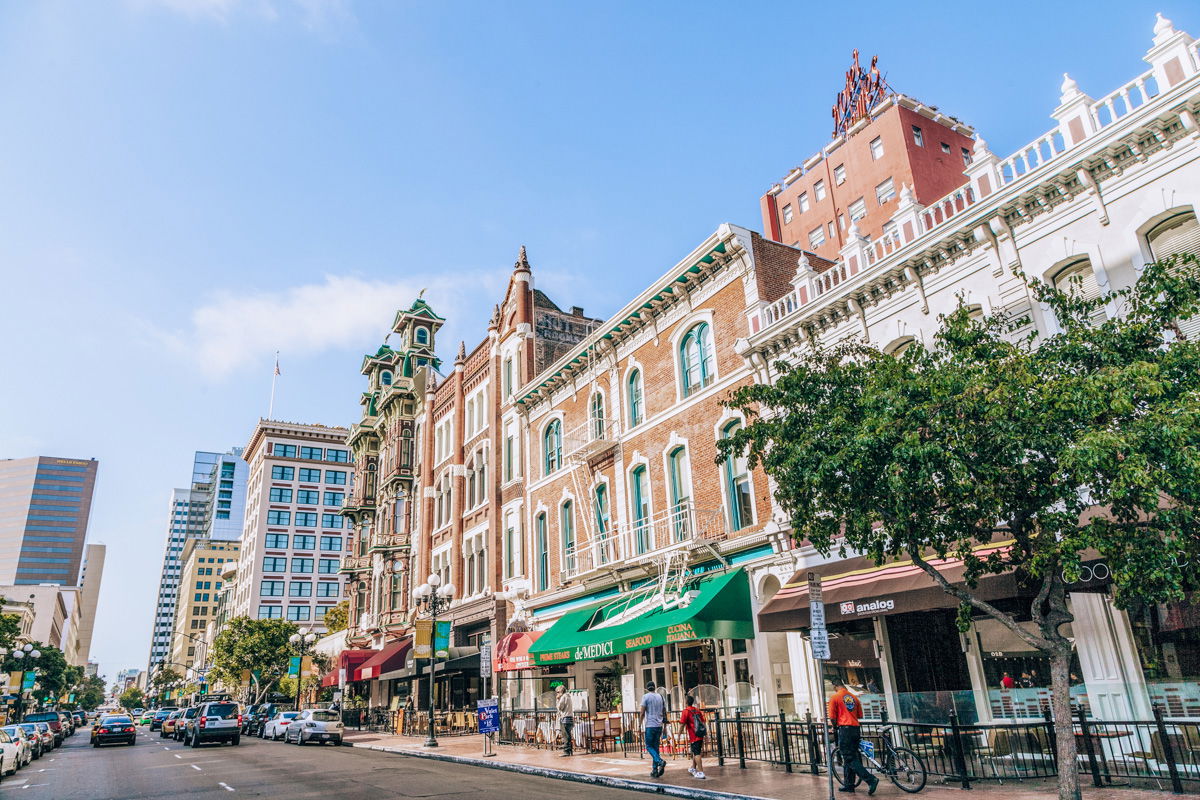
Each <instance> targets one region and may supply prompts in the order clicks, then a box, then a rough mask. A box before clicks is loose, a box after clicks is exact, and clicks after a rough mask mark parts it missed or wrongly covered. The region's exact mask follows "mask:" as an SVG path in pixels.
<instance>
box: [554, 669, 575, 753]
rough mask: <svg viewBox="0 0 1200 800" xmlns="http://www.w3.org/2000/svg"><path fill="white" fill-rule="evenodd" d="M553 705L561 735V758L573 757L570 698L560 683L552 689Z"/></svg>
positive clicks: (572, 722)
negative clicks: (556, 711)
mask: <svg viewBox="0 0 1200 800" xmlns="http://www.w3.org/2000/svg"><path fill="white" fill-rule="evenodd" d="M554 705H555V707H556V708H557V709H558V727H559V728H561V729H562V733H563V753H562V754H563V757H564V758H565V757H567V756H572V755H575V740H574V739H572V738H571V732H572V731H574V729H575V715H574V713H573V709H572V708H571V698H569V697H567V687H565V686H563V685H562V684H561V683H560V684H559V685H558V686H555V687H554Z"/></svg>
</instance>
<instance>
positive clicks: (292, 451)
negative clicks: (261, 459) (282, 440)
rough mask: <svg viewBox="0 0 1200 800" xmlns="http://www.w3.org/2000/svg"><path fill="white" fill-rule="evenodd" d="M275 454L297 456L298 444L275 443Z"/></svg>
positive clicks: (287, 456)
mask: <svg viewBox="0 0 1200 800" xmlns="http://www.w3.org/2000/svg"><path fill="white" fill-rule="evenodd" d="M275 455H276V457H278V458H295V457H296V445H294V444H277V445H275Z"/></svg>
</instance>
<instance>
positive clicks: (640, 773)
mask: <svg viewBox="0 0 1200 800" xmlns="http://www.w3.org/2000/svg"><path fill="white" fill-rule="evenodd" d="M424 741H425V739H424V737H415V736H391V735H388V734H379V733H367V732H365V731H363V732H358V731H350V730H348V731H346V743H347V744H351V745H353V746H355V747H369V748H373V749H379V750H385V751H386V752H394V753H400V754H404V755H413V756H417V757H422V758H430V757H434V758H439V759H444V760H447V761H459V762H462V763H477V764H479V765H480V766H486V767H491V768H500V769H512V770H517V771H521V772H528V773H531V774H538V775H544V776H546V777H550V778H560V779H566V780H585V781H589V782H591V781H594V782H599V783H610V782H619V784H620V785H621V787H622V788H629V789H641V790H643V791H657V792H663V793H666V794H671V795H675V796H692V797H697V796H704V795H708V793H710V792H711V793H712V794H711V795H708V796H709V797H712V798H718V797H720V796H721V795H722V794H724V795H725V796H728V795H740V796H749V797H754V798H768V799H769V800H824V799H825V798H826V797H827V794H826V792H827V789H826V786H827V784H826V782H825V778H824V777H823V776H822V777H817V776H813V775H810V774H800V773H793V774H788V773H786V772H784V771H783V769H782V768H779V767H772V766H770V765H767V764H751V765H749V766H748V767H747V768H746V769H741V768H739V767H738V766H737V764H736V763H735V764H730V763H726V765H725V766H724V767H718V766H717V762H716V759H705V764H704V771H705V773H706V774H707V775H708V779H707V780H696V779H695V778H692V777H691V776H690V775H689V774H688V772H687V767H688V762H687V761H685V760H683V759H676V760H672V761H668V762H667V771H666V774H665V775H664V776H663V777H662V778H651V777H650V762H649V760H648V759H646V758H640V759H639V758H624V757H622V755H621V754H620V753H619V752H618V753H580V754H577V755H574V756H571V757H570V758H564V757H563V756H561V755H560V754H559V752H558V751H555V750H537V749H533V748H526V747H517V746H511V745H499V746H497V747H496V751H497V755H496V756H494V757H491V758H484V757H483V741H482V738H481V737H479V736H447V737H443V738H440V739H438V743H439V746H438V747H437V748H426V747H423V746H422V742H424ZM561 773H569V774H561ZM941 780H942V779H941V778H936V777H933V776H931V777H930V779H929V784H928V786H927V787H926V789H925V791H924V792H922V794H932V795H935V796H938V797H941V798H942V800H950V799H951V794H950V793H951V792H954V793H958V792H961V791H962V789H961V788H960V787H959V785H958V784H957V783H953V784H945V783H941V782H940V781H941ZM972 787H973V789H974V791H975V792H982V793H984V794H986V796H987V798H986V800H1026V798H1053V797H1054V796H1055V784H1054V782H1053V781H1049V780H1027V781H1015V780H1008V781H1005V783H1004V784H1003V785H1001V784H999V783H997V782H996V781H994V780H993V781H980V782H977V783H974V784H972ZM663 790H665V792H664V791H663ZM837 794H838V795H839V796H845V794H844V793H841V792H839V793H837ZM857 794H861V795H863V796H865V795H866V792H865V791H862V792H859V793H857ZM875 796H876V797H901V796H904V793H903V792H901V791H900V790H899V789H897V788H896V787H895V786H892V785H891V784H890V783H881V784H880V786H879V791H878V792H876V793H875ZM1083 796H1084V798H1085V800H1166V797H1168V796H1169V793H1168V792H1159V791H1153V790H1147V789H1132V788H1105V789H1096V788H1093V787H1091V786H1090V785H1087V786H1084V788H1083Z"/></svg>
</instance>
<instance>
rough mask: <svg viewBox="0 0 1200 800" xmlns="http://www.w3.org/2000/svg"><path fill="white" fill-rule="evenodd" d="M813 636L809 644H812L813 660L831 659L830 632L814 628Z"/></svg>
mask: <svg viewBox="0 0 1200 800" xmlns="http://www.w3.org/2000/svg"><path fill="white" fill-rule="evenodd" d="M811 636H812V638H811V639H810V640H809V642H810V643H811V644H812V653H813V658H817V659H821V660H822V661H824V660H827V659H828V658H829V632H828V631H826V630H825V629H824V628H820V629H817V628H813V629H812V633H811Z"/></svg>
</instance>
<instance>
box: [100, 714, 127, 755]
mask: <svg viewBox="0 0 1200 800" xmlns="http://www.w3.org/2000/svg"><path fill="white" fill-rule="evenodd" d="M113 742H124V743H125V744H137V727H136V726H135V725H134V724H133V719H132V718H131V717H127V716H125V715H122V714H111V715H109V716H107V717H103V718H101V720H100V725H99V727H97V728H96V732H95V733H94V734H93V735H92V747H99V746H100V745H102V744H111V743H113Z"/></svg>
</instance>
